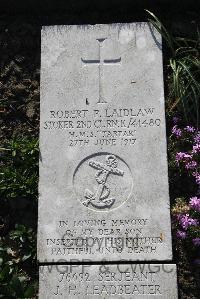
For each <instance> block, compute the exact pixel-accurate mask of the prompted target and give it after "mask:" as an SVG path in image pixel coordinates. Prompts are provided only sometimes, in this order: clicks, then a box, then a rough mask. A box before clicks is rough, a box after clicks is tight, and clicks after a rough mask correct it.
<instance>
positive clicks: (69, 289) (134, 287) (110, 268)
mask: <svg viewBox="0 0 200 299" xmlns="http://www.w3.org/2000/svg"><path fill="white" fill-rule="evenodd" d="M176 280H177V278H176V266H175V265H173V264H172V265H167V264H163V265H158V264H157V265H156V264H148V265H147V264H124V265H106V266H102V265H101V266H100V265H92V266H88V265H87V266H83V265H79V266H73V267H72V266H55V265H54V266H53V267H52V268H51V271H50V268H49V267H48V266H41V267H40V294H39V295H40V298H42V299H49V298H62V299H67V298H76V299H79V298H80V299H82V298H87V299H93V298H104V299H111V298H119V299H125V298H126V299H133V298H134V299H137V298H145V299H147V298H158V299H177V298H178V294H177V288H176Z"/></svg>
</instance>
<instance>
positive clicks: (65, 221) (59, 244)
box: [38, 23, 177, 298]
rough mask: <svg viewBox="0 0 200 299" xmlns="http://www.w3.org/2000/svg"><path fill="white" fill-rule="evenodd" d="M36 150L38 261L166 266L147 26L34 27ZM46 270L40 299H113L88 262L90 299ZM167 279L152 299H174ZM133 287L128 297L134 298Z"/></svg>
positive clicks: (160, 139) (158, 82)
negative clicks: (38, 31)
mask: <svg viewBox="0 0 200 299" xmlns="http://www.w3.org/2000/svg"><path fill="white" fill-rule="evenodd" d="M40 150H41V159H40V185H39V192H40V199H39V223H38V259H39V262H40V263H46V262H47V263H54V264H55V267H56V265H58V264H60V263H64V264H66V263H71V264H74V263H76V264H77V263H82V264H83V265H85V263H86V262H87V264H88V263H91V262H92V263H94V262H102V261H104V262H117V261H127V262H128V261H129V262H130V261H134V262H135V261H143V262H144V261H149V262H150V261H155V260H156V261H170V260H171V259H172V246H171V227H170V210H169V195H168V173H167V154H166V137H165V114H164V95H163V70H162V50H161V36H160V35H159V34H158V32H157V31H156V30H155V29H154V28H152V27H151V25H149V24H148V23H133V24H113V25H95V26H89V25H83V26H50V27H44V28H43V29H42V55H41V118H40ZM115 266H116V265H115ZM129 266H130V265H129ZM113 267H114V266H113ZM44 270H45V272H44V273H43V274H41V278H40V298H53V297H54V295H55V296H57V298H71V297H75V298H83V297H84V298H93V297H94V295H95V296H96V295H97V296H98V295H99V296H100V298H110V296H111V295H112V296H113V294H110V293H106V292H107V291H105V293H103V291H102V285H103V286H104V284H105V282H104V279H103V280H102V282H101V281H99V282H98V279H99V278H98V277H99V274H98V267H97V266H95V265H93V266H92V267H91V268H90V271H89V275H90V276H91V275H92V280H94V283H93V285H91V290H90V288H89V287H88V292H91V293H88V294H87V293H86V292H87V288H86V285H85V283H84V280H83V281H79V280H78V282H77V283H78V286H79V290H78V291H77V290H76V291H75V293H74V295H72V294H71V293H69V290H68V289H67V288H68V284H65V283H64V284H63V282H64V279H65V278H64V276H63V278H62V279H63V281H60V284H59V279H60V278H59V277H60V276H59V275H60V272H59V271H54V272H51V271H50V272H49V271H46V270H48V267H47V268H45V267H44ZM173 270H174V272H175V268H174V266H173ZM91 271H92V272H91ZM113 271H114V273H115V272H116V271H117V270H116V269H115V270H113ZM78 273H79V272H78ZM81 273H82V272H80V273H79V274H80V275H79V274H77V273H76V274H75V276H74V277H76V275H78V277H79V276H80V277H81V276H83V275H82V274H81ZM91 273H92V274H91ZM165 274H166V273H165ZM165 274H161V272H159V273H158V274H157V275H156V277H155V284H156V285H160V287H161V289H162V291H161V292H162V293H160V294H158V293H152V294H154V295H156V296H157V295H158V296H160V297H162V298H176V296H177V295H176V288H175V284H176V282H175V280H174V276H173V275H171V274H169V275H168V276H169V277H168V278H167V282H166V281H164V279H166V275H165ZM113 275H114V274H113ZM163 275H164V276H163ZM74 277H73V279H75V280H76V278H74ZM70 279H71V278H70ZM73 279H72V281H71V282H72V285H73V284H76V281H75V280H73ZM172 280H173V283H172V284H171V281H172ZM69 282H70V281H69ZM71 282H70V284H69V285H71ZM95 283H96V284H95ZM122 283H123V285H125V283H126V279H125V278H123V279H122ZM135 283H136V284H135V285H136V287H135V289H136V290H137V289H138V291H135V290H134V289H133V288H134V281H133V280H132V281H131V289H130V288H129V286H128V287H127V289H128V291H127V292H132V293H131V295H135V296H136V297H134V298H137V296H140V293H139V292H140V291H139V290H141V281H140V279H139V278H138V279H137V282H135ZM146 283H148V284H150V285H151V284H152V283H151V281H149V278H148V277H147V279H146ZM89 284H90V283H89ZM117 284H118V282H117V281H115V280H114V281H113V285H114V286H115V287H117V286H116V285H117ZM155 284H154V286H151V287H149V288H147V289H148V291H147V289H145V290H144V289H142V290H143V291H144V292H145V293H144V294H143V295H144V296H145V298H148V297H149V296H150V295H152V294H151V293H150V292H153V291H155ZM96 285H97V286H96ZM170 286H172V287H173V290H170ZM56 288H57V292H58V294H55V293H56ZM70 288H71V286H70ZM142 288H143V287H142ZM47 289H48V290H47ZM113 290H114V288H113ZM166 290H168V291H167V292H166ZM52 292H54V295H53V293H52ZM70 292H71V291H70ZM72 292H73V291H72ZM94 292H96V293H95V294H94ZM115 292H116V293H114V294H115V297H116V298H118V297H119V298H122V295H123V296H126V298H128V297H127V295H129V294H128V293H122V294H120V293H119V292H120V291H119V292H118V291H117V289H116V291H115ZM123 292H124V291H123ZM125 292H126V291H125ZM137 292H138V293H137ZM148 292H149V293H148ZM155 292H157V291H155ZM170 292H171V293H170ZM169 294H172V295H170V296H171V297H170V296H169ZM102 296H103V297H102ZM104 296H105V297H104ZM129 297H130V296H129ZM130 298H131V297H130ZM158 298H159V297H158Z"/></svg>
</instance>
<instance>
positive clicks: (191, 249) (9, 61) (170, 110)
mask: <svg viewBox="0 0 200 299" xmlns="http://www.w3.org/2000/svg"><path fill="white" fill-rule="evenodd" d="M112 8H113V7H112ZM118 10H119V11H117V12H116V16H119V15H120V16H123V17H120V18H118V19H116V18H117V17H116V16H115V17H113V15H114V13H113V11H112V10H110V11H107V12H106V14H105V13H104V17H102V16H98V15H97V13H96V15H95V13H94V12H93V13H91V14H90V22H91V23H93V22H96V23H103V22H113V21H114V22H116V20H117V21H125V22H127V21H135V19H134V20H133V19H132V17H131V16H130V13H131V12H130V13H128V11H127V10H126V12H124V10H123V9H122V8H120V7H119V8H118ZM89 13H90V12H88V14H89ZM124 13H125V16H124ZM77 15H78V16H77ZM77 15H76V16H75V17H74V16H73V15H71V14H70V13H68V14H65V15H62V17H60V15H57V14H55V15H53V17H49V16H46V17H44V16H42V17H38V16H33V17H32V16H29V17H28V18H27V17H24V16H19V15H18V16H9V19H8V18H7V16H3V15H2V16H1V18H0V24H1V27H0V54H1V60H0V125H1V129H0V138H1V146H0V169H1V170H0V236H1V239H0V285H1V287H0V298H7V299H11V298H36V296H37V285H38V277H37V276H38V274H37V273H38V269H37V261H36V229H37V197H38V194H37V184H38V160H39V152H38V126H39V68H40V65H39V64H40V28H41V24H44V23H46V24H51V22H52V23H61V24H62V23H63V24H64V23H66V20H68V22H69V23H71V24H73V23H78V22H77V20H79V22H80V23H84V22H88V21H87V20H86V19H87V18H86V17H85V12H83V13H82V14H81V13H79V14H78V13H77ZM190 16H191V17H190V18H189V20H190V21H189V20H188V19H187V20H186V21H185V20H183V22H182V23H181V25H180V22H179V21H180V19H179V18H177V16H176V18H175V21H174V23H173V22H171V23H170V24H169V23H167V21H166V19H167V17H166V16H165V17H164V20H163V19H162V18H161V19H162V21H163V23H164V24H165V23H166V24H167V25H166V24H165V25H163V24H161V23H160V21H159V20H158V18H157V17H155V16H154V15H152V14H149V13H145V15H144V17H145V18H148V17H149V18H150V19H151V22H152V23H153V24H154V26H156V27H157V28H158V30H160V28H161V29H162V34H163V42H164V48H163V50H164V58H165V59H164V72H165V94H166V111H167V129H168V134H167V135H168V151H169V180H170V199H171V206H172V216H173V236H174V242H173V244H174V258H175V260H174V261H175V263H177V264H178V281H179V292H180V298H182V299H186V298H188V299H192V298H196V299H197V298H200V292H199V288H198V285H200V283H199V280H198V279H199V278H198V277H199V264H198V260H199V256H198V253H199V248H198V245H195V244H194V243H193V239H195V238H198V228H199V226H198V225H193V227H192V225H191V226H190V227H189V230H190V229H191V228H192V229H193V228H194V230H197V232H196V231H195V232H194V231H191V232H190V231H189V230H188V231H187V230H184V229H183V228H182V227H180V225H181V224H180V220H179V219H178V218H177V215H185V214H186V213H188V211H189V213H193V214H191V215H190V217H193V218H194V219H197V218H198V217H199V214H198V211H196V210H195V209H192V208H191V206H190V198H192V197H197V199H198V196H199V195H198V194H199V193H198V192H199V189H198V184H197V182H196V177H195V176H194V175H193V174H192V173H193V172H194V171H191V169H190V170H187V169H186V167H185V165H186V163H185V162H184V160H182V161H177V159H176V155H177V153H179V152H184V153H186V154H191V152H192V150H193V146H195V145H196V144H197V143H195V138H196V136H197V134H198V125H199V98H200V85H199V84H200V83H199V82H200V80H199V79H200V78H199V72H200V68H199V67H200V61H199V31H198V24H197V21H196V19H197V18H198V17H197V15H196V14H195V11H193V12H192V14H191V15H190ZM172 24H173V25H174V27H173V26H172ZM188 28H190V29H189V30H188ZM191 28H192V30H191ZM175 117H176V119H175ZM188 126H189V127H193V128H194V131H193V132H189V131H187V129H186V128H187V127H188ZM179 130H180V131H179ZM179 135H180V136H179ZM192 161H196V162H197V165H196V168H195V171H196V172H197V173H198V171H199V170H198V169H199V155H196V154H195V156H194V155H193V154H192ZM178 162H179V163H178ZM184 163H185V164H184ZM184 213H185V214H184ZM194 213H195V214H194ZM180 229H181V231H182V232H185V231H186V233H187V234H188V236H189V237H187V238H181V237H180V236H177V233H178V231H179V230H180Z"/></svg>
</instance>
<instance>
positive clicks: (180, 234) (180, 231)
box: [176, 230, 186, 239]
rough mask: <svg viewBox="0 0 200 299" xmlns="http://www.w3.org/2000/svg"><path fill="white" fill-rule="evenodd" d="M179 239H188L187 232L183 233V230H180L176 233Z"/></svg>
mask: <svg viewBox="0 0 200 299" xmlns="http://www.w3.org/2000/svg"><path fill="white" fill-rule="evenodd" d="M176 236H177V238H179V239H185V238H186V232H184V231H182V230H178V231H177V233H176Z"/></svg>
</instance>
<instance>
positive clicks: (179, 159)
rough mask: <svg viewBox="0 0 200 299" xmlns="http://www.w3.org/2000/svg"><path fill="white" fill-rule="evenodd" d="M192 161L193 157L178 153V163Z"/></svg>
mask: <svg viewBox="0 0 200 299" xmlns="http://www.w3.org/2000/svg"><path fill="white" fill-rule="evenodd" d="M190 159H192V155H190V154H187V153H183V152H178V153H176V162H180V161H182V162H187V161H188V160H190Z"/></svg>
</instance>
